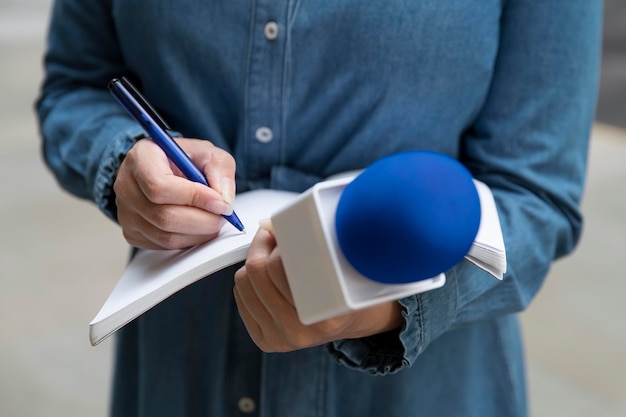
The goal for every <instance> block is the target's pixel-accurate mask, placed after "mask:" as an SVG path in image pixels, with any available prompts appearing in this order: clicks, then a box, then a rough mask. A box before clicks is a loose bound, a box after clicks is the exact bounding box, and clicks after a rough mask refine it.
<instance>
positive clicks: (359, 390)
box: [37, 0, 602, 417]
mask: <svg viewBox="0 0 626 417" xmlns="http://www.w3.org/2000/svg"><path fill="white" fill-rule="evenodd" d="M601 8H602V7H601V2H600V1H598V0H551V1H546V2H538V1H530V0H473V1H471V0H448V1H440V0H421V1H416V0H384V1H383V0H370V1H360V0H338V1H333V2H323V1H301V0H283V1H278V0H248V1H223V0H213V1H206V2H199V1H194V0H150V1H148V0H59V1H56V2H55V5H54V9H53V16H52V21H51V28H50V36H49V47H48V50H47V54H46V61H45V68H46V79H45V82H44V85H43V88H42V94H41V97H40V100H39V101H38V104H37V110H38V114H39V117H40V121H41V131H42V136H43V139H44V155H45V158H46V162H47V163H48V165H49V167H50V168H51V170H52V171H53V172H54V174H55V175H56V177H57V178H58V180H59V182H60V183H61V184H62V186H63V187H65V188H66V189H67V190H68V191H70V192H71V193H73V194H75V195H77V196H79V197H83V198H88V199H91V200H93V201H94V202H95V203H96V204H97V205H98V207H100V209H101V210H102V211H103V212H104V213H105V214H106V215H108V216H109V217H111V218H112V219H115V204H114V198H113V192H112V183H113V181H114V177H115V171H116V169H117V167H118V166H119V164H120V161H121V159H122V158H123V156H124V154H125V152H126V151H127V150H128V149H129V148H130V147H131V146H132V144H133V143H134V140H135V138H136V137H137V136H138V135H139V134H140V133H141V131H140V130H139V129H138V127H137V126H136V125H135V124H134V123H133V122H132V121H131V120H130V119H129V118H128V117H127V115H126V114H125V113H124V111H123V110H122V109H121V108H120V107H119V105H117V103H115V102H114V100H113V99H112V98H111V97H110V96H109V93H108V92H107V91H106V85H107V82H108V80H109V79H111V78H113V77H117V76H121V75H126V76H129V77H130V78H132V79H134V80H135V81H136V82H137V84H139V86H140V87H141V89H142V90H143V92H144V93H145V95H146V96H147V97H148V99H149V100H150V101H151V102H152V103H153V104H154V105H155V107H157V108H158V109H159V111H160V112H161V113H162V114H163V116H164V117H165V119H166V120H168V121H169V122H170V124H171V125H172V126H173V127H174V128H175V129H176V130H178V131H180V132H183V133H184V135H185V136H187V137H197V138H203V139H209V140H211V141H213V142H214V143H215V144H216V145H218V146H220V147H222V148H224V149H226V150H228V151H229V152H230V153H232V154H233V155H234V157H235V158H236V161H237V187H238V190H239V191H244V190H249V189H254V188H261V187H271V188H279V189H288V190H296V191H303V190H304V189H306V188H307V187H309V186H310V185H312V184H314V183H315V182H317V181H319V180H320V179H323V178H326V177H328V176H330V175H333V174H336V173H340V172H343V171H348V170H353V169H360V168H363V167H365V166H366V165H368V164H369V163H371V162H373V161H375V160H376V159H378V158H380V157H382V156H384V155H388V154H391V153H395V152H399V151H403V150H407V149H430V150H435V151H439V152H442V153H445V154H448V155H451V156H453V157H455V158H458V159H459V160H460V161H461V162H462V163H464V164H465V165H466V166H467V167H468V168H469V169H470V170H471V172H472V173H473V174H474V176H475V177H476V178H478V179H480V180H482V181H483V182H485V183H487V184H488V185H489V186H490V187H491V188H492V190H493V192H494V195H495V198H496V202H497V205H498V210H499V213H500V216H501V222H502V229H503V233H504V240H505V244H506V247H507V256H508V265H509V269H508V272H507V274H506V276H505V279H504V281H502V282H500V281H496V280H495V279H493V278H492V277H490V276H488V275H487V274H486V273H485V272H483V271H481V270H479V269H478V268H476V267H474V266H473V265H471V264H469V263H467V262H462V263H460V264H459V265H457V266H456V267H454V268H452V269H451V270H450V271H448V272H447V277H448V280H447V283H446V285H445V286H444V287H443V288H441V289H438V290H435V291H431V292H428V293H424V294H420V295H418V296H413V297H408V298H406V299H403V300H401V301H400V302H401V304H402V306H403V308H404V317H405V324H404V326H403V328H402V329H401V330H400V331H396V332H390V333H386V334H381V335H376V336H372V337H368V338H363V339H355V340H340V341H336V342H334V343H330V344H328V345H327V346H322V347H317V348H313V349H305V350H301V351H297V352H293V353H287V354H264V353H261V352H260V351H259V350H258V349H257V348H256V347H255V346H254V344H253V343H252V342H251V341H250V339H249V337H248V336H247V334H246V332H245V329H244V328H243V325H242V323H241V321H240V319H239V317H238V315H237V312H236V308H235V306H234V302H233V299H232V275H233V272H234V269H233V268H230V269H227V270H225V271H222V272H221V273H219V274H216V275H215V276H212V277H209V278H207V279H204V280H202V281H201V282H199V283H197V284H194V285H193V286H191V287H189V288H187V289H185V290H183V291H181V292H179V293H178V294H176V295H175V296H173V297H171V298H170V299H168V300H166V301H165V302H163V303H162V304H160V305H159V306H157V307H156V308H154V309H153V310H151V311H149V312H148V313H146V314H145V315H143V316H142V317H140V318H139V319H138V320H136V321H135V322H133V323H131V324H130V325H128V326H127V327H125V328H124V329H123V330H121V331H120V333H119V334H118V338H117V355H116V358H117V360H116V369H115V383H114V390H113V391H114V395H113V403H112V414H113V415H115V416H135V415H137V416H171V415H190V416H191V415H193V416H196V415H197V416H212V417H219V416H226V415H233V416H235V415H258V416H272V417H280V416H290V417H292V416H298V417H306V416H329V417H335V416H337V417H340V416H341V417H343V416H360V417H367V416H380V415H386V416H388V417H393V416H407V415H424V416H481V417H487V416H498V417H503V416H523V415H525V414H526V398H525V396H526V394H525V382H524V371H523V368H524V365H523V354H522V346H521V341H520V335H519V329H518V324H517V318H516V315H515V313H516V312H518V311H521V310H523V309H524V308H525V307H526V306H528V304H529V302H530V301H531V299H532V298H533V296H534V295H535V294H536V292H537V291H538V290H539V288H540V287H541V284H542V282H543V280H544V278H545V276H546V274H547V272H548V270H549V268H550V265H551V263H552V261H553V260H554V259H556V258H558V257H560V256H563V255H566V254H567V253H569V252H570V251H571V250H572V249H573V248H574V246H575V244H576V242H577V240H578V238H579V236H580V233H581V228H582V216H581V213H580V209H579V203H580V198H581V194H582V190H583V185H584V175H585V168H586V158H587V145H588V137H589V131H590V127H591V123H592V120H593V116H594V108H595V97H596V89H597V79H598V66H599V51H600V32H601V13H602V10H601ZM268 22H275V23H276V24H277V27H278V35H277V37H276V38H275V39H273V38H272V37H269V38H268V37H266V36H265V35H264V27H265V25H266V24H267V23H268ZM262 127H265V128H269V129H271V132H272V140H270V141H259V140H258V139H257V138H256V132H257V129H259V128H262ZM241 398H247V399H248V400H245V401H243V402H240V400H241ZM242 410H243V411H242Z"/></svg>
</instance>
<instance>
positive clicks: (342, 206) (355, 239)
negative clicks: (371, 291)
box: [335, 151, 481, 284]
mask: <svg viewBox="0 0 626 417" xmlns="http://www.w3.org/2000/svg"><path fill="white" fill-rule="evenodd" d="M480 215H481V210H480V200H479V197H478V192H477V190H476V186H475V185H474V182H473V178H472V175H471V174H470V172H469V171H468V170H467V169H466V168H465V167H464V166H463V165H462V164H461V163H460V162H458V161H457V160H455V159H453V158H451V157H448V156H446V155H444V154H441V153H437V152H432V151H406V152H401V153H398V154H394V155H390V156H387V157H385V158H382V159H380V160H378V161H376V162H374V163H373V164H372V165H370V166H369V167H367V168H366V169H365V170H364V171H363V172H362V173H361V174H359V175H358V176H357V177H356V178H355V179H354V180H353V181H352V182H351V183H349V184H348V185H347V186H346V188H345V189H344V190H343V193H342V194H341V197H340V199H339V203H338V205H337V210H336V215H335V229H336V234H337V241H338V243H339V247H340V248H341V250H342V252H343V254H344V256H345V258H346V259H347V260H348V262H349V263H350V264H351V265H352V266H353V267H354V268H355V269H356V270H357V271H358V272H359V273H361V274H362V275H363V276H365V277H366V278H369V279H371V280H373V281H377V282H380V283H384V284H404V283H410V282H416V281H420V280H424V279H427V278H432V277H435V276H436V275H438V274H440V273H442V272H445V271H447V270H449V269H450V268H452V267H453V266H454V265H456V264H457V263H458V262H460V261H461V260H462V259H463V257H464V256H465V255H466V254H467V253H468V252H469V250H470V248H471V246H472V243H473V242H474V239H475V238H476V233H477V232H478V227H479V225H480Z"/></svg>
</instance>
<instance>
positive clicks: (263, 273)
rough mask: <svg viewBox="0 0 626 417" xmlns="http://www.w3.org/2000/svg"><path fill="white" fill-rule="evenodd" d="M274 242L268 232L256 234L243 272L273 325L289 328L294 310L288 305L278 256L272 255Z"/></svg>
mask: <svg viewBox="0 0 626 417" xmlns="http://www.w3.org/2000/svg"><path fill="white" fill-rule="evenodd" d="M275 248H276V240H275V238H274V236H272V235H271V234H270V233H269V232H267V231H265V230H259V231H258V232H257V234H256V235H255V236H254V238H253V240H252V243H251V244H250V249H249V250H248V258H247V260H246V269H247V270H248V274H249V276H250V285H251V286H252V288H253V289H254V291H255V293H256V294H257V296H258V298H259V300H260V301H261V303H263V305H264V307H265V309H266V310H267V311H268V312H269V314H270V315H271V316H272V317H273V319H274V320H275V321H276V322H280V323H282V324H292V320H291V319H292V318H294V317H295V308H294V306H293V303H292V301H291V297H290V295H289V296H288V297H285V293H287V294H289V292H290V291H289V288H288V284H287V282H286V277H285V274H284V269H283V267H282V261H281V260H280V256H278V252H275V251H274V250H275Z"/></svg>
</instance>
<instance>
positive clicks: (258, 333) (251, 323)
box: [233, 285, 264, 347]
mask: <svg viewBox="0 0 626 417" xmlns="http://www.w3.org/2000/svg"><path fill="white" fill-rule="evenodd" d="M233 295H234V297H235V303H236V304H237V310H238V311H239V316H240V317H241V321H243V324H244V326H245V327H246V330H247V331H248V334H249V335H250V337H251V338H252V340H253V341H254V343H255V344H256V345H257V346H259V347H261V345H262V344H263V340H264V338H263V330H262V329H261V326H260V325H259V323H258V322H257V321H256V319H255V318H254V315H253V314H252V313H250V311H249V310H248V307H247V306H246V304H245V303H244V301H243V299H242V296H241V294H240V293H239V288H238V287H237V286H236V285H235V286H234V287H233Z"/></svg>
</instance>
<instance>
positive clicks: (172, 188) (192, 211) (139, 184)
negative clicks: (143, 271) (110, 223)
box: [113, 139, 235, 249]
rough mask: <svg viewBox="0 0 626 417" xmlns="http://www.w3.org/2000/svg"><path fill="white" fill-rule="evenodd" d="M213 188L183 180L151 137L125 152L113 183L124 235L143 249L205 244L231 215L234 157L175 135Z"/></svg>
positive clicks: (131, 242)
mask: <svg viewBox="0 0 626 417" xmlns="http://www.w3.org/2000/svg"><path fill="white" fill-rule="evenodd" d="M176 141H177V142H178V144H179V145H180V146H181V147H182V148H183V149H184V150H185V152H187V154H188V155H189V156H190V157H191V159H192V161H193V162H194V163H195V164H196V165H197V166H198V168H200V170H201V171H202V172H203V173H204V174H205V176H206V177H207V180H208V181H209V184H211V188H209V187H206V186H205V185H203V184H199V183H196V182H193V181H190V180H188V179H186V178H185V177H184V176H183V175H182V173H181V172H180V171H179V170H178V168H176V167H175V166H174V165H173V164H172V163H171V162H170V161H169V160H168V159H167V157H166V155H165V153H164V152H163V151H162V150H161V148H159V147H158V146H157V145H156V144H155V143H154V142H153V141H152V140H151V139H142V140H140V141H138V142H137V143H136V144H135V145H134V146H133V147H132V148H131V149H130V151H129V152H128V154H127V155H126V157H125V158H124V161H122V164H121V166H120V168H119V170H118V172H117V178H116V179H115V183H114V184H113V189H114V190H115V196H116V198H115V203H116V205H117V217H118V221H119V223H120V225H121V226H122V232H123V234H124V237H125V239H126V240H127V241H128V243H130V244H131V245H133V246H136V247H140V248H146V249H181V248H186V247H190V246H193V245H196V244H199V243H204V242H207V241H209V240H211V239H213V238H215V237H216V236H217V234H218V233H219V230H220V228H221V226H222V224H223V217H222V216H221V214H230V213H232V202H233V200H234V196H235V180H234V178H235V161H234V159H233V158H232V157H231V156H230V155H229V154H228V153H227V152H225V151H224V150H222V149H219V148H217V147H215V146H214V145H213V144H211V143H210V142H209V141H206V140H199V139H176Z"/></svg>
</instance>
